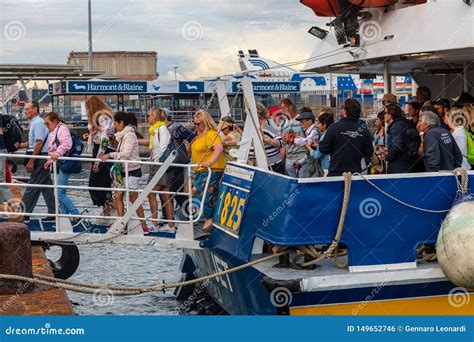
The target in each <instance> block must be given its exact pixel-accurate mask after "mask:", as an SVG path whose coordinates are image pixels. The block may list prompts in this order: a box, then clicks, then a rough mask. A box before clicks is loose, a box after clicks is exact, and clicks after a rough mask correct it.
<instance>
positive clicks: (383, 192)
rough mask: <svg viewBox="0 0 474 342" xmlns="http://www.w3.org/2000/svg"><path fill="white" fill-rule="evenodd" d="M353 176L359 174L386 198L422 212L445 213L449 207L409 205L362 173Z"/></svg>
mask: <svg viewBox="0 0 474 342" xmlns="http://www.w3.org/2000/svg"><path fill="white" fill-rule="evenodd" d="M354 176H360V177H361V178H362V179H363V180H365V181H366V182H367V183H369V184H370V185H371V186H373V187H374V188H375V189H377V190H378V191H380V192H381V193H382V194H383V195H385V196H387V197H388V198H390V199H392V200H393V201H395V202H397V203H399V204H401V205H404V206H406V207H408V208H411V209H415V210H419V211H423V212H426V213H435V214H440V213H447V212H448V211H449V210H450V209H442V210H431V209H425V208H420V207H417V206H414V205H411V204H409V203H406V202H403V201H402V200H399V199H398V198H396V197H395V196H392V195H390V194H389V193H388V192H386V191H384V190H382V189H381V188H379V187H378V186H377V185H375V184H374V183H373V182H372V181H371V180H369V179H368V178H366V177H365V176H364V175H361V174H359V173H355V174H354Z"/></svg>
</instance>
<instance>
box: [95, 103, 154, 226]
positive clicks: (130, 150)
mask: <svg viewBox="0 0 474 342" xmlns="http://www.w3.org/2000/svg"><path fill="white" fill-rule="evenodd" d="M135 121H136V120H135V115H134V114H133V113H124V112H117V113H115V115H114V126H115V131H116V132H117V133H115V140H116V141H117V143H118V145H117V152H110V153H107V154H104V155H102V157H101V159H102V161H106V160H107V159H116V160H129V161H140V153H139V145H138V139H137V136H136V134H135V129H134V127H133V123H134V122H135ZM127 169H128V175H127V174H126V173H125V164H124V163H114V164H113V166H112V167H111V173H112V175H111V178H112V184H113V185H114V188H115V187H120V188H124V187H125V180H126V179H127V178H128V188H129V189H130V190H132V191H130V194H129V196H130V201H131V202H132V203H133V202H135V201H136V200H137V198H138V192H135V191H133V190H137V189H138V188H139V187H140V184H139V182H140V178H141V177H142V168H141V166H140V164H136V163H128V168H127ZM123 196H124V192H123V191H116V192H115V194H114V197H115V206H116V207H117V213H118V215H119V216H123V215H124V214H125V206H124V202H123ZM137 215H138V217H139V218H140V224H141V226H142V229H143V232H145V233H148V227H147V225H146V221H145V213H144V211H143V207H142V206H140V207H138V209H137Z"/></svg>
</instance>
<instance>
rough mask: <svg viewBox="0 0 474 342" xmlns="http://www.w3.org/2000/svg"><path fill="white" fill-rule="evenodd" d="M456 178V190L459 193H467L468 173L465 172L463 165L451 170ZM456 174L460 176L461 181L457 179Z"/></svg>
mask: <svg viewBox="0 0 474 342" xmlns="http://www.w3.org/2000/svg"><path fill="white" fill-rule="evenodd" d="M453 173H454V175H455V179H456V184H457V186H458V192H460V193H461V194H467V192H468V191H469V175H468V173H467V170H466V169H465V168H463V167H458V168H457V169H455V170H454V171H453ZM457 176H461V182H459V179H458V177H457Z"/></svg>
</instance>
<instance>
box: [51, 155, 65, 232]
mask: <svg viewBox="0 0 474 342" xmlns="http://www.w3.org/2000/svg"><path fill="white" fill-rule="evenodd" d="M53 186H54V189H53V192H54V220H55V222H56V231H59V228H60V227H59V196H58V164H57V162H56V161H55V162H53ZM64 214H65V213H64Z"/></svg>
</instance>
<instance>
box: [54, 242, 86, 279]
mask: <svg viewBox="0 0 474 342" xmlns="http://www.w3.org/2000/svg"><path fill="white" fill-rule="evenodd" d="M49 246H59V247H61V257H60V258H59V259H58V260H56V261H52V260H49V259H48V261H49V264H50V265H51V268H52V270H53V274H54V277H55V278H58V279H68V278H69V277H71V276H72V275H73V274H74V273H75V272H76V270H77V268H78V267H79V262H80V253H79V248H77V245H76V244H75V243H71V244H67V245H56V244H54V243H50V244H49Z"/></svg>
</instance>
